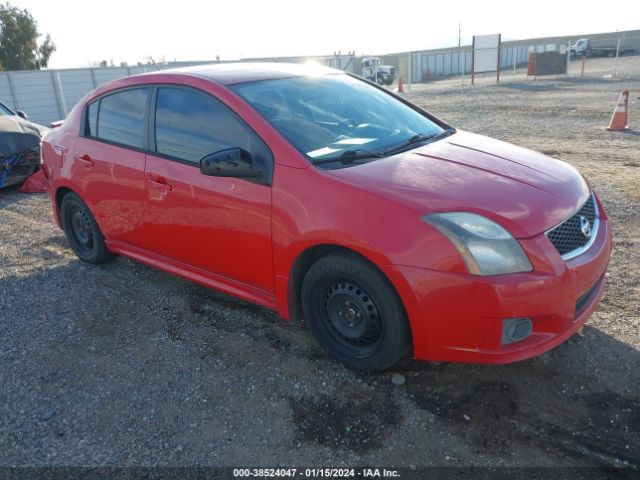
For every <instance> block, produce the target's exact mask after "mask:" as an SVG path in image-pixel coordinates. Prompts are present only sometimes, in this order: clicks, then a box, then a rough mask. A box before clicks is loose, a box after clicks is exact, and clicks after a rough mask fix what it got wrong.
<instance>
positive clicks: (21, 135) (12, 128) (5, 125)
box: [0, 116, 48, 155]
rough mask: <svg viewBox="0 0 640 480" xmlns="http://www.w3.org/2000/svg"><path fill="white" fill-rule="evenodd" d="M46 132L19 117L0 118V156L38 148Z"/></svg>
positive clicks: (42, 128)
mask: <svg viewBox="0 0 640 480" xmlns="http://www.w3.org/2000/svg"><path fill="white" fill-rule="evenodd" d="M47 130H48V129H47V128H46V127H42V126H40V125H36V124H35V123H32V122H29V121H26V120H23V119H22V118H20V117H12V116H0V155H7V154H10V153H16V152H24V151H25V150H30V149H32V148H38V145H39V144H40V139H41V138H42V136H43V135H44V134H45V133H46V132H47Z"/></svg>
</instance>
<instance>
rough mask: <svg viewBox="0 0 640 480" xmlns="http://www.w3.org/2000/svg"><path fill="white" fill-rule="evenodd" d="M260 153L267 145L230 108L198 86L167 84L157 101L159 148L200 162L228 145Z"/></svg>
mask: <svg viewBox="0 0 640 480" xmlns="http://www.w3.org/2000/svg"><path fill="white" fill-rule="evenodd" d="M231 147H240V148H243V149H245V150H247V151H248V152H251V153H252V155H253V156H254V160H258V161H264V160H265V159H264V158H256V157H260V155H256V154H257V153H261V152H262V153H264V152H263V150H264V149H265V148H266V147H264V145H263V144H262V142H261V140H259V138H258V137H257V136H256V134H255V133H254V132H253V131H252V130H251V129H250V128H249V127H247V126H246V125H245V124H244V123H243V122H242V121H241V120H240V119H239V118H238V117H236V116H235V115H234V114H233V113H232V112H231V110H229V108H227V107H226V106H225V105H223V104H222V103H221V102H220V101H218V100H216V99H215V98H213V97H211V96H209V95H207V94H205V93H201V92H198V91H196V90H190V89H181V88H171V87H164V88H160V89H158V99H157V103H156V150H157V152H158V153H161V154H163V155H168V156H170V157H174V158H177V159H180V160H186V161H188V162H193V163H198V162H199V161H200V160H201V159H202V158H203V157H205V156H206V155H209V154H211V153H214V152H217V151H219V150H223V149H225V148H231Z"/></svg>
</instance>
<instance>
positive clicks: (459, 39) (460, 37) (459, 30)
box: [458, 20, 467, 85]
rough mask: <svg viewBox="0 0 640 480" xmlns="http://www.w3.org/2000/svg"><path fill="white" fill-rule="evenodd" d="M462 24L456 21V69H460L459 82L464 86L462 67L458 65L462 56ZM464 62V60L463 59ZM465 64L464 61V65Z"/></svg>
mask: <svg viewBox="0 0 640 480" xmlns="http://www.w3.org/2000/svg"><path fill="white" fill-rule="evenodd" d="M461 39H462V24H461V22H460V20H458V68H459V69H460V81H461V83H462V85H464V67H463V66H462V65H461V64H460V55H461V54H462V43H461ZM465 60H466V58H465ZM466 63H467V62H466V61H465V64H466Z"/></svg>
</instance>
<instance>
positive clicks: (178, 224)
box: [145, 86, 274, 292]
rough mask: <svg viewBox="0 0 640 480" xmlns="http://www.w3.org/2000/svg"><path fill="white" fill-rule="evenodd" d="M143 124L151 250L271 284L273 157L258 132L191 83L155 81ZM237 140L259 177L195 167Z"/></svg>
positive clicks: (266, 285) (249, 280) (245, 279)
mask: <svg viewBox="0 0 640 480" xmlns="http://www.w3.org/2000/svg"><path fill="white" fill-rule="evenodd" d="M153 102H154V106H155V115H154V114H153V109H152V116H153V118H152V119H151V122H150V125H151V130H152V132H154V133H155V135H152V136H151V137H152V138H154V137H155V139H154V140H155V141H154V145H151V146H150V147H151V148H150V150H152V151H154V154H149V155H147V159H146V169H145V180H146V188H147V197H148V205H149V214H150V217H151V224H152V225H153V228H154V229H155V231H154V235H153V242H154V243H153V250H154V251H155V252H156V253H158V254H160V255H162V256H165V257H168V258H170V259H173V260H177V261H179V262H183V263H185V264H187V265H189V266H191V267H196V268H198V269H202V270H205V271H207V272H209V273H213V274H217V275H222V276H224V277H226V278H228V279H234V280H237V281H239V282H242V283H244V284H247V285H251V286H253V287H256V288H259V289H261V290H263V291H266V292H273V291H274V281H273V260H272V247H271V187H270V185H269V184H270V178H271V174H270V172H271V171H272V169H273V159H272V157H271V154H270V152H269V150H268V148H267V147H266V145H265V144H264V142H262V140H261V139H260V138H259V137H258V136H257V135H256V134H255V132H253V131H252V130H251V129H250V128H249V127H248V126H247V125H246V124H245V123H244V122H243V121H242V120H240V119H239V118H238V117H237V116H236V115H235V114H233V113H232V112H231V110H229V108H228V107H226V106H225V105H224V104H223V103H221V102H220V101H218V100H217V99H215V98H213V97H212V96H210V95H208V94H206V93H204V92H201V91H199V90H195V89H191V88H186V87H185V88H182V87H174V86H167V87H163V86H160V87H159V88H158V89H157V91H156V94H155V95H154V98H153ZM230 147H241V148H243V149H245V150H247V151H248V152H250V153H251V154H252V156H253V158H254V162H257V163H258V164H259V165H260V166H261V168H264V169H265V177H264V179H263V181H261V182H254V181H249V180H244V179H238V178H224V177H213V176H207V175H203V174H202V173H201V172H200V167H199V161H200V159H201V158H203V157H205V156H206V155H209V154H211V153H214V152H217V151H219V150H222V149H225V148H230Z"/></svg>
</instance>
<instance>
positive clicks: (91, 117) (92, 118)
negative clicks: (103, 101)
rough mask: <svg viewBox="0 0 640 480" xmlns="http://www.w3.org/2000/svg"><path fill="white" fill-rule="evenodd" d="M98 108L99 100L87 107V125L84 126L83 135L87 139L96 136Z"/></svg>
mask: <svg viewBox="0 0 640 480" xmlns="http://www.w3.org/2000/svg"><path fill="white" fill-rule="evenodd" d="M99 108H100V100H98V101H95V102H93V103H90V104H89V106H88V107H87V123H86V125H85V129H84V134H85V135H86V136H87V137H97V136H98V109H99Z"/></svg>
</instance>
